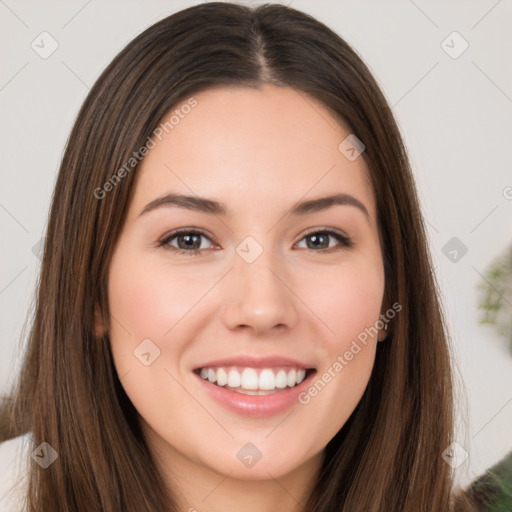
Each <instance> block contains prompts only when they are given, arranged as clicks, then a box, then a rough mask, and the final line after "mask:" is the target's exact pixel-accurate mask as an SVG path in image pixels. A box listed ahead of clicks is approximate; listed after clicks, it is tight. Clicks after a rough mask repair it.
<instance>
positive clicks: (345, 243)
mask: <svg viewBox="0 0 512 512" xmlns="http://www.w3.org/2000/svg"><path fill="white" fill-rule="evenodd" d="M179 235H200V236H203V237H205V238H208V239H209V240H210V241H212V240H211V238H212V237H211V236H210V235H208V234H207V233H206V232H204V231H202V230H200V229H190V228H188V229H180V230H177V231H173V232H172V233H170V234H169V235H166V236H165V237H164V238H163V239H162V240H160V242H159V243H158V247H163V248H164V249H168V250H171V251H172V252H175V253H178V254H184V255H187V256H194V255H197V254H199V253H200V252H201V251H202V250H205V249H192V250H187V249H180V248H179V247H174V246H172V245H169V242H170V241H171V240H173V239H174V238H176V237H178V236H179ZM311 235H328V236H332V237H333V238H335V239H336V240H338V242H340V244H339V246H337V247H336V246H335V247H329V248H327V249H321V250H318V251H317V250H315V249H306V250H308V251H312V252H320V253H330V252H333V251H337V250H341V249H349V248H350V247H352V246H353V245H354V242H352V240H351V239H350V238H349V237H348V236H346V235H343V234H341V233H339V232H338V231H334V230H332V229H317V230H315V231H310V232H309V233H306V234H305V235H304V236H303V237H302V238H301V239H300V240H299V242H301V241H302V240H304V239H305V238H307V237H308V236H311Z"/></svg>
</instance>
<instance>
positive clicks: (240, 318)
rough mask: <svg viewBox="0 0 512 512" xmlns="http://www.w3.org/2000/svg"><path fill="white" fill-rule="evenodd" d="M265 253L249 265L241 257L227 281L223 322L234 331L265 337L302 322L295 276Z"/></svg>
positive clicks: (224, 292) (236, 259)
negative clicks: (295, 289)
mask: <svg viewBox="0 0 512 512" xmlns="http://www.w3.org/2000/svg"><path fill="white" fill-rule="evenodd" d="M270 253H271V251H264V252H263V254H261V255H260V256H259V257H258V259H257V260H256V261H254V262H252V263H247V262H246V261H244V260H243V259H242V258H240V257H239V256H238V255H237V256H236V257H235V260H234V267H233V269H232V270H231V272H229V275H228V276H226V279H224V280H223V281H224V282H223V286H224V288H223V290H222V294H223V302H224V308H223V321H224V324H225V325H226V327H227V328H229V329H231V330H240V329H247V330H250V331H251V332H252V333H253V334H258V335H262V334H265V333H267V332H269V331H272V332H275V331H282V330H284V329H285V328H292V327H294V326H295V325H296V323H297V321H298V319H299V312H298V311H297V307H298V302H300V300H299V299H298V297H297V295H296V294H295V293H294V290H293V285H292V283H291V277H290V276H289V274H288V273H287V272H286V271H285V270H284V268H283V265H278V264H277V262H276V260H275V259H273V258H272V257H271V254H270Z"/></svg>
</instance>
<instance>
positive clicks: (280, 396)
mask: <svg viewBox="0 0 512 512" xmlns="http://www.w3.org/2000/svg"><path fill="white" fill-rule="evenodd" d="M193 374H194V375H195V376H196V377H197V381H198V383H199V385H200V388H201V389H202V392H203V393H206V397H209V399H211V400H213V401H214V402H215V403H216V404H218V405H220V406H221V407H223V408H224V409H226V410H228V411H229V412H231V413H235V414H237V415H238V416H245V417H252V418H264V417H270V416H273V415H276V414H280V413H283V412H285V411H287V410H288V409H290V408H291V407H293V406H296V405H298V404H299V400H298V396H299V394H300V393H301V392H302V391H304V390H305V389H307V387H308V386H310V385H311V380H312V378H313V376H314V375H315V374H316V369H315V368H313V367H312V366H310V365H307V364H304V363H299V362H298V361H294V360H292V359H289V358H286V357H263V358H254V357H246V356H239V357H233V358H228V359H223V360H217V361H210V362H205V363H203V365H201V366H196V367H195V368H194V370H193ZM299 405H300V404H299ZM300 406H301V407H302V405H300Z"/></svg>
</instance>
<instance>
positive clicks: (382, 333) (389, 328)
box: [377, 288, 393, 341]
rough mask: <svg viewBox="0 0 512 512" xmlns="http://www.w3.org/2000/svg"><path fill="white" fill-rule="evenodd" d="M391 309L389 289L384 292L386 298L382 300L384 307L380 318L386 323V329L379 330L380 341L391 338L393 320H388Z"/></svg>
mask: <svg viewBox="0 0 512 512" xmlns="http://www.w3.org/2000/svg"><path fill="white" fill-rule="evenodd" d="M390 308H391V300H390V297H389V294H388V289H387V288H386V289H385V290H384V297H383V299H382V306H381V310H380V317H379V318H381V319H382V320H383V322H384V324H385V325H384V328H383V329H379V334H378V336H377V340H378V341H384V340H385V339H386V338H387V337H388V336H390V334H391V332H392V330H393V329H392V326H393V320H392V319H390V318H388V317H387V315H386V312H387V311H388V310H389V309H390Z"/></svg>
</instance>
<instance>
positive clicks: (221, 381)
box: [217, 368, 228, 386]
mask: <svg viewBox="0 0 512 512" xmlns="http://www.w3.org/2000/svg"><path fill="white" fill-rule="evenodd" d="M227 383H228V374H227V373H226V372H225V371H224V370H223V369H222V368H219V369H218V370H217V386H225V385H226V384H227Z"/></svg>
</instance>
